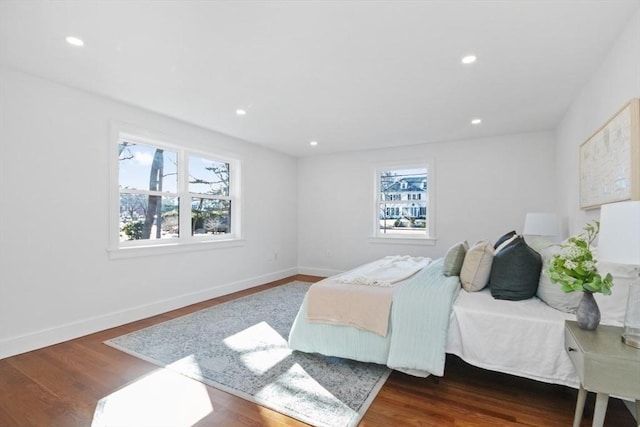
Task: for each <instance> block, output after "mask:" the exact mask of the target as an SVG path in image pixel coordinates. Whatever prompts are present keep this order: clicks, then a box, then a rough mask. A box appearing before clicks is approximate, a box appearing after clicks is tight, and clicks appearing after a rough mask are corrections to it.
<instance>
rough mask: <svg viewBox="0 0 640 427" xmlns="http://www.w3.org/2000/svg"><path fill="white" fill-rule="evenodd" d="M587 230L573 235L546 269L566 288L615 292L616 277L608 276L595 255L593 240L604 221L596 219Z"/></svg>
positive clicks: (569, 289)
mask: <svg viewBox="0 0 640 427" xmlns="http://www.w3.org/2000/svg"><path fill="white" fill-rule="evenodd" d="M584 231H585V233H586V234H585V233H581V234H579V235H577V236H574V237H570V238H569V239H568V241H567V243H565V244H563V245H562V247H561V248H562V249H561V250H560V252H559V253H558V254H556V255H554V256H553V257H552V258H551V263H550V265H549V268H548V270H547V272H546V274H547V276H549V278H550V279H551V281H552V282H554V283H559V284H560V285H561V286H562V290H563V291H565V292H574V291H583V292H592V293H593V292H600V293H602V294H604V295H610V294H611V287H612V286H613V277H612V276H611V274H607V275H606V276H605V277H604V278H603V277H602V276H601V275H600V274H599V273H598V269H597V268H596V263H597V260H596V259H595V258H594V257H593V252H592V251H591V244H592V243H593V241H594V240H595V239H596V237H597V236H598V233H599V232H600V222H599V221H593V223H591V224H587V225H586V226H585V227H584Z"/></svg>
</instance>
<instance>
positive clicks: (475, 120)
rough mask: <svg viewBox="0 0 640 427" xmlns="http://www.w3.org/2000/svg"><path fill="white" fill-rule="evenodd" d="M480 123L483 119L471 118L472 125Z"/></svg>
mask: <svg viewBox="0 0 640 427" xmlns="http://www.w3.org/2000/svg"><path fill="white" fill-rule="evenodd" d="M480 123H482V119H473V120H471V124H472V125H479V124H480Z"/></svg>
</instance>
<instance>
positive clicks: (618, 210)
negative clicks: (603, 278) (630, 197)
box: [598, 201, 640, 266]
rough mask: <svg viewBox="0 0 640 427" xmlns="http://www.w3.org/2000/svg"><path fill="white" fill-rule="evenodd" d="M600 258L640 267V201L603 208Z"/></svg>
mask: <svg viewBox="0 0 640 427" xmlns="http://www.w3.org/2000/svg"><path fill="white" fill-rule="evenodd" d="M598 258H599V260H600V261H606V262H610V263H615V264H626V265H635V266H640V201H630V202H620V203H611V204H607V205H603V206H602V209H601V210H600V236H599V238H598Z"/></svg>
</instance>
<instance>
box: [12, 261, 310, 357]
mask: <svg viewBox="0 0 640 427" xmlns="http://www.w3.org/2000/svg"><path fill="white" fill-rule="evenodd" d="M297 272H298V270H297V269H296V268H290V269H287V270H281V271H277V272H274V273H269V274H265V275H262V276H257V277H251V278H249V279H244V280H240V281H237V282H233V283H228V284H224V285H221V286H216V287H213V288H209V289H204V290H202V291H198V292H192V293H188V294H183V295H179V296H176V297H173V298H169V299H165V300H160V301H154V302H151V303H148V304H143V305H139V306H136V307H131V308H127V309H125V310H120V311H115V312H112V313H107V314H103V315H99V316H94V317H89V318H86V319H80V320H77V321H75V322H70V323H66V324H63V325H58V326H54V327H52V328H47V329H42V330H39V331H36V332H31V333H28V334H25V335H20V336H16V337H11V338H6V339H3V340H0V359H4V358H6V357H10V356H14V355H16V354H21V353H26V352H28V351H32V350H36V349H39V348H43V347H47V346H50V345H53V344H58V343H61V342H64V341H68V340H72V339H75V338H79V337H82V336H85V335H89V334H92V333H95V332H99V331H104V330H105V329H110V328H114V327H116V326H121V325H124V324H127V323H131V322H135V321H137V320H141V319H146V318H147V317H151V316H155V315H158V314H162V313H166V312H168V311H171V310H175V309H178V308H181V307H185V306H188V305H191V304H195V303H198V302H202V301H206V300H209V299H212V298H217V297H219V296H222V295H227V294H230V293H233V292H238V291H242V290H245V289H249V288H252V287H255V286H259V285H263V284H265V283H269V282H273V281H276V280H280V279H284V278H285V277H289V276H294V275H296V274H297Z"/></svg>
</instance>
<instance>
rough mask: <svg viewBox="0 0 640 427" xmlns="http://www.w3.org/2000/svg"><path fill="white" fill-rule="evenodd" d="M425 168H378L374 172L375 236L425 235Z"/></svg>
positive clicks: (407, 236) (426, 211)
mask: <svg viewBox="0 0 640 427" xmlns="http://www.w3.org/2000/svg"><path fill="white" fill-rule="evenodd" d="M426 182H427V168H426V167H405V168H393V169H379V170H377V172H376V194H377V197H376V203H375V225H374V228H375V236H377V237H394V238H398V237H400V238H403V237H405V238H428V237H429V236H430V235H431V227H430V226H429V220H430V218H429V215H428V213H429V196H428V193H427V185H426Z"/></svg>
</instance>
